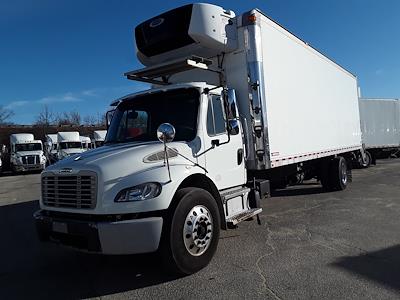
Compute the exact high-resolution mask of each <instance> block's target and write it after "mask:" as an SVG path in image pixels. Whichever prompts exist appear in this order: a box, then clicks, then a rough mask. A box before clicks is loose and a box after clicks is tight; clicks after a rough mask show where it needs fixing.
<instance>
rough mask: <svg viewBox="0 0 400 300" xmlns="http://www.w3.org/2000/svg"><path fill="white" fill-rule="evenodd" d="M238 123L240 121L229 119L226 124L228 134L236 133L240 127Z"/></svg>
mask: <svg viewBox="0 0 400 300" xmlns="http://www.w3.org/2000/svg"><path fill="white" fill-rule="evenodd" d="M239 123H240V121H239V120H237V119H232V120H229V122H228V124H229V128H228V129H229V133H230V135H237V134H239V132H240V127H239Z"/></svg>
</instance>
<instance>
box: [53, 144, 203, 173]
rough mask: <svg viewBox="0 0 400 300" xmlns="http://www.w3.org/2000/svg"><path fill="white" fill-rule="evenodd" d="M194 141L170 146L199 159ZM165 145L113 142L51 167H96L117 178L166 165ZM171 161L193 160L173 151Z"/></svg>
mask: <svg viewBox="0 0 400 300" xmlns="http://www.w3.org/2000/svg"><path fill="white" fill-rule="evenodd" d="M195 144H196V143H194V142H191V143H189V144H188V143H185V142H172V143H169V144H168V147H169V148H172V149H175V150H177V151H178V152H179V153H180V154H182V155H184V156H186V157H188V158H190V159H191V160H192V161H196V159H195V158H194V157H193V152H194V149H195V147H194V146H195ZM163 151H164V146H163V144H162V143H160V142H158V141H157V142H155V141H154V142H143V143H138V142H136V143H126V144H125V143H124V144H111V145H105V146H102V147H100V148H96V149H94V150H91V151H87V152H83V153H81V154H80V155H75V156H72V157H68V158H66V159H63V160H61V161H59V162H58V163H57V164H55V165H52V166H50V167H48V168H47V170H48V171H59V170H61V169H63V168H72V169H75V170H92V171H96V172H99V173H101V174H102V176H103V180H108V179H115V180H116V179H117V178H120V177H124V176H128V175H131V174H133V173H139V172H141V171H144V170H148V169H150V168H154V167H161V166H162V167H163V166H164V159H163V153H164V152H163ZM170 153H171V154H170V159H169V163H170V165H174V164H181V165H182V164H185V165H189V164H190V165H191V163H190V162H189V161H187V160H185V159H184V158H182V157H180V156H177V155H176V154H174V153H173V151H171V152H170Z"/></svg>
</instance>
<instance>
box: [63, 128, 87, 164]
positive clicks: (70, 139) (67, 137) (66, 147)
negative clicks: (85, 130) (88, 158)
mask: <svg viewBox="0 0 400 300" xmlns="http://www.w3.org/2000/svg"><path fill="white" fill-rule="evenodd" d="M57 144H58V146H57V158H58V160H61V159H64V158H66V157H69V156H71V155H74V154H79V153H82V152H83V151H84V150H83V148H82V142H81V139H80V137H79V132H77V131H69V132H59V133H57Z"/></svg>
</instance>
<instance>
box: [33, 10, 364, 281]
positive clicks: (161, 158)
mask: <svg viewBox="0 0 400 300" xmlns="http://www.w3.org/2000/svg"><path fill="white" fill-rule="evenodd" d="M135 37H136V47H137V51H138V52H137V56H138V58H139V60H140V61H141V62H142V63H143V64H144V65H145V66H146V67H145V68H143V69H140V70H136V71H132V72H128V73H126V76H127V77H128V79H133V80H139V81H144V82H148V83H151V84H152V87H151V88H150V89H149V90H145V91H142V92H138V93H135V94H130V95H127V96H125V97H122V98H120V99H118V100H116V101H114V102H113V103H112V106H113V107H114V108H115V109H114V111H113V112H112V115H113V116H112V119H111V123H110V126H109V128H108V133H107V138H106V141H105V145H104V146H103V147H101V148H98V149H95V150H93V151H89V152H86V153H82V154H81V155H80V156H77V157H74V158H72V157H71V158H70V159H65V160H63V161H62V162H60V163H58V164H56V165H54V166H51V167H49V168H48V169H47V170H46V171H45V172H43V173H42V198H41V200H40V207H41V210H40V211H38V212H36V213H35V215H34V217H35V219H36V224H37V228H38V233H39V237H40V238H41V239H42V240H44V241H49V240H50V241H56V242H59V243H60V244H63V245H68V246H72V247H75V248H78V249H83V250H85V251H90V252H97V253H103V254H134V253H146V252H153V251H156V250H159V251H160V252H161V253H162V255H164V258H165V260H164V261H165V262H166V263H167V264H168V265H169V266H170V267H171V268H173V270H175V271H178V272H180V273H185V274H190V273H193V272H196V271H198V270H199V269H201V268H203V267H204V266H206V265H207V264H208V263H209V261H210V260H211V258H212V256H213V254H214V252H215V250H216V248H217V244H218V241H219V234H220V230H221V229H229V228H235V227H236V226H237V224H238V223H239V222H241V221H243V220H246V219H250V218H252V217H255V216H257V217H258V214H259V213H260V212H261V211H262V208H261V205H260V199H262V198H264V197H266V196H268V194H269V184H270V183H272V184H273V185H275V186H285V185H286V184H288V183H290V182H301V181H302V180H303V179H310V178H318V179H319V180H320V181H321V183H322V185H323V187H325V188H326V189H327V190H343V189H345V188H346V186H347V185H348V182H349V181H350V179H351V177H350V175H351V170H350V168H349V166H350V160H351V159H352V157H353V155H354V153H358V154H357V155H363V154H362V144H361V130H360V118H359V108H358V95H357V80H356V78H355V77H354V76H353V75H352V74H351V73H349V72H348V71H346V70H345V69H344V68H343V67H341V66H339V65H338V64H336V63H335V62H333V61H332V60H330V59H328V58H327V57H326V56H324V55H322V54H321V53H319V52H318V51H317V50H315V49H314V48H312V47H311V46H310V45H308V44H307V43H305V42H304V41H302V40H301V39H299V38H298V37H296V36H295V35H293V34H291V33H290V32H289V31H287V30H286V29H284V28H283V27H282V26H280V25H278V24H277V23H275V22H274V21H272V20H271V19H270V18H268V17H267V16H266V15H264V14H263V13H262V12H261V11H259V10H257V9H254V10H251V11H249V12H246V13H244V14H242V15H239V16H235V14H234V12H232V11H230V10H225V9H223V8H221V7H218V6H215V5H210V4H191V5H185V6H183V7H180V8H177V9H174V10H171V11H168V12H166V13H163V14H161V15H159V16H156V17H154V18H151V19H150V20H147V21H145V22H143V23H141V24H140V25H138V26H137V27H136V29H135ZM110 114H111V113H110ZM107 119H109V118H107ZM70 187H75V188H74V189H70ZM257 219H258V218H257ZM258 221H259V219H258Z"/></svg>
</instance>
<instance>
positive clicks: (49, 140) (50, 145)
mask: <svg viewBox="0 0 400 300" xmlns="http://www.w3.org/2000/svg"><path fill="white" fill-rule="evenodd" d="M45 138H46V142H45V144H46V147H45V150H46V151H45V152H46V156H47V158H48V160H49V163H51V164H53V163H55V162H56V161H57V160H58V157H57V153H58V151H57V147H58V143H57V134H47V135H46V136H45Z"/></svg>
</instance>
